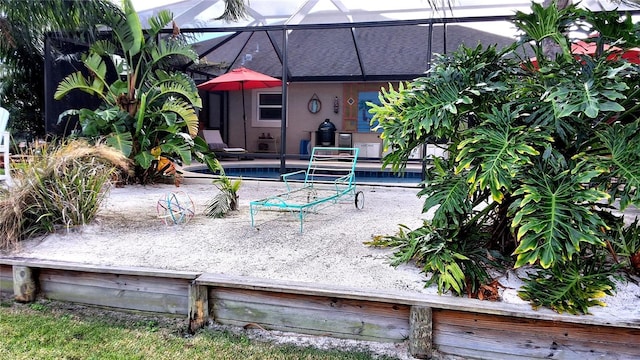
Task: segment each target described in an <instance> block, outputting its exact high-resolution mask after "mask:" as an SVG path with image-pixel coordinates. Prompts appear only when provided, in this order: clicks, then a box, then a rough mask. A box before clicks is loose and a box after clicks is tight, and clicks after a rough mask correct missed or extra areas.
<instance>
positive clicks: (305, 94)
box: [212, 83, 384, 154]
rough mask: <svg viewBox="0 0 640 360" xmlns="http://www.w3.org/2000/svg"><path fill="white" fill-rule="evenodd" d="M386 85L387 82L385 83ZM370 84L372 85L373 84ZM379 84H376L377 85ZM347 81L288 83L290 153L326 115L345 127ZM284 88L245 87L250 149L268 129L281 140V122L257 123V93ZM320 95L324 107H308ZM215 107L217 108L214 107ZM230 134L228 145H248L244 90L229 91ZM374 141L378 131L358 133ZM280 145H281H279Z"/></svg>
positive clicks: (288, 138) (253, 147) (253, 149)
mask: <svg viewBox="0 0 640 360" xmlns="http://www.w3.org/2000/svg"><path fill="white" fill-rule="evenodd" d="M382 85H384V84H382ZM367 87H369V88H371V84H368V85H367ZM374 88H375V87H374ZM344 89H345V85H344V84H343V83H292V84H290V85H289V87H288V110H287V127H286V143H287V145H286V153H287V154H299V153H300V141H301V140H303V139H304V140H312V139H311V136H314V134H315V131H316V130H317V129H318V126H319V125H320V124H321V123H322V122H323V121H324V119H329V120H331V122H332V123H334V124H335V125H336V128H337V130H338V131H344V130H345V122H344V120H343V119H344V110H345V105H346V102H345V99H344V97H345V94H346V92H345V90H344ZM269 90H274V91H281V89H280V88H277V89H259V90H245V111H246V134H247V135H246V139H247V144H246V149H247V150H248V151H249V152H255V151H257V150H258V140H259V137H260V136H261V135H262V134H263V133H264V134H265V135H266V134H270V135H271V136H272V137H274V138H276V139H277V141H278V143H280V141H281V140H282V134H281V128H280V126H279V123H277V124H274V125H276V126H274V127H271V126H259V125H256V124H255V123H256V121H255V119H256V117H257V105H256V104H257V94H258V93H259V92H261V91H269ZM314 94H315V95H316V96H317V97H318V99H319V100H320V102H321V105H322V106H321V108H320V111H319V112H318V113H316V114H312V113H311V112H309V110H308V103H309V100H310V99H311V98H312V96H313V95H314ZM336 96H337V97H338V101H339V104H340V105H339V110H338V113H335V112H334V106H333V104H334V100H335V98H336ZM212 111H213V110H212ZM228 130H229V138H228V145H229V146H231V147H245V145H244V125H243V118H242V93H241V92H239V91H238V92H230V93H229V124H228ZM358 139H363V140H362V141H366V142H374V141H380V140H379V137H378V134H375V133H371V134H365V133H360V134H356V135H355V136H354V141H358ZM278 149H279V145H278Z"/></svg>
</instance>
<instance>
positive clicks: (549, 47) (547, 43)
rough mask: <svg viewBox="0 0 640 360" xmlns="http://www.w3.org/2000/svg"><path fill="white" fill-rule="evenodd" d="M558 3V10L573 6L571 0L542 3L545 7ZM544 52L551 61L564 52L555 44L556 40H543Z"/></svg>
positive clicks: (548, 0) (549, 0)
mask: <svg viewBox="0 0 640 360" xmlns="http://www.w3.org/2000/svg"><path fill="white" fill-rule="evenodd" d="M554 2H555V3H556V7H557V8H558V9H564V8H566V7H567V6H569V5H571V0H544V2H543V3H542V6H543V7H545V8H546V7H549V6H552V5H553V3H554ZM542 51H543V52H544V57H545V58H547V59H550V60H554V59H555V58H556V57H557V56H558V54H560V53H561V52H562V49H561V48H560V45H558V43H556V42H555V40H553V39H551V38H545V39H542Z"/></svg>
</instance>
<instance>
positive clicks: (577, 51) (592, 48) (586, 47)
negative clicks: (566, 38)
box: [531, 40, 640, 69]
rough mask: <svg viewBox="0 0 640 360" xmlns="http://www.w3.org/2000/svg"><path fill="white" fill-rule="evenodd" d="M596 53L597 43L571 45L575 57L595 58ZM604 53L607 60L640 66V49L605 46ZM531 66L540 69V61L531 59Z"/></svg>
mask: <svg viewBox="0 0 640 360" xmlns="http://www.w3.org/2000/svg"><path fill="white" fill-rule="evenodd" d="M596 51H597V45H596V43H595V42H587V41H583V40H580V41H576V42H575V43H572V44H571V53H572V54H574V55H589V56H595V55H596ZM603 51H604V52H606V53H608V55H607V60H618V59H620V58H622V59H625V60H627V61H629V62H630V63H633V64H640V48H633V49H627V50H622V49H621V48H619V47H616V46H611V45H609V44H604V46H603ZM531 64H532V65H533V68H534V69H538V60H537V59H536V58H535V57H534V58H531Z"/></svg>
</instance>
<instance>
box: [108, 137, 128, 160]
mask: <svg viewBox="0 0 640 360" xmlns="http://www.w3.org/2000/svg"><path fill="white" fill-rule="evenodd" d="M106 142H107V144H108V145H109V146H111V147H114V148H116V149H118V150H120V151H121V152H122V153H123V154H124V155H125V156H129V155H131V151H132V150H133V140H132V136H131V133H129V132H114V133H112V134H111V135H110V136H108V137H107V138H106Z"/></svg>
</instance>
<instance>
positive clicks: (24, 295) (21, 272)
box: [13, 265, 37, 302]
mask: <svg viewBox="0 0 640 360" xmlns="http://www.w3.org/2000/svg"><path fill="white" fill-rule="evenodd" d="M36 277H37V274H36V273H35V272H34V270H33V269H31V268H30V267H27V266H18V265H14V266H13V298H14V300H15V301H18V302H32V301H34V300H35V299H36V295H37V294H36V290H37V279H36Z"/></svg>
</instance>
